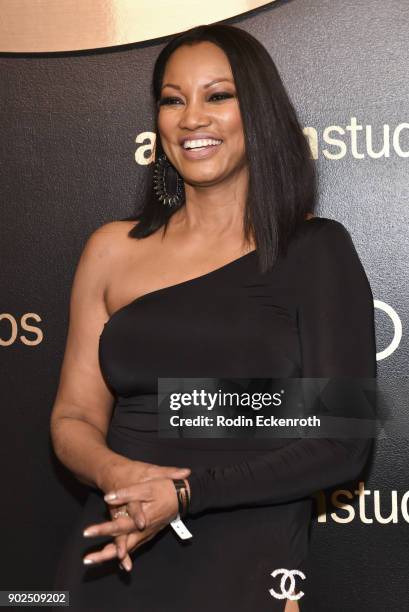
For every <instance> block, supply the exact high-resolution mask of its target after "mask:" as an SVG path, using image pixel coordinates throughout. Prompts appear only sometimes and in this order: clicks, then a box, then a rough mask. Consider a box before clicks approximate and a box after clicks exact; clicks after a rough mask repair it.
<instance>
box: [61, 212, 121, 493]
mask: <svg viewBox="0 0 409 612" xmlns="http://www.w3.org/2000/svg"><path fill="white" fill-rule="evenodd" d="M115 231H118V223H115V222H114V223H109V224H106V225H104V226H102V227H101V228H99V229H98V230H96V231H95V232H94V233H93V234H92V235H91V236H90V237H89V239H88V241H87V243H86V245H85V248H84V250H83V252H82V254H81V257H80V260H79V263H78V266H77V270H76V272H75V276H74V281H73V286H72V291H71V300H70V316H69V327H68V335H67V341H66V348H65V354H64V359H63V364H62V369H61V375H60V381H59V387H58V390H57V395H56V399H55V402H54V406H53V410H52V414H51V422H50V427H51V429H50V433H51V438H52V443H53V446H54V450H55V453H56V455H57V457H58V458H59V459H60V461H61V462H62V463H63V464H64V465H65V466H66V467H67V468H68V469H69V470H71V471H72V472H73V473H74V475H75V476H76V477H77V478H78V480H80V481H81V482H84V483H85V484H87V485H90V486H92V487H97V488H102V489H104V488H111V487H112V486H113V484H114V483H112V482H111V481H110V479H109V478H108V476H109V474H110V473H111V472H112V468H113V467H114V466H116V465H118V466H122V465H126V463H129V460H127V459H126V458H125V457H122V456H121V455H118V454H117V453H114V452H113V451H111V450H110V449H109V448H108V447H107V445H106V442H105V439H106V434H107V430H108V426H109V421H110V418H111V414H112V409H113V403H114V398H113V396H112V394H111V392H110V391H109V389H108V387H107V386H106V384H105V381H104V380H103V377H102V374H101V370H100V367H99V361H98V343H99V336H100V334H101V332H102V329H103V326H104V323H105V322H106V320H107V319H108V313H107V310H106V307H105V301H104V291H105V288H106V280H107V278H108V277H109V274H110V272H112V270H111V266H112V263H111V262H112V260H113V259H114V257H115V240H114V236H113V234H114V233H115ZM108 468H109V469H108Z"/></svg>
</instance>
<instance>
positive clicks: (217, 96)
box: [210, 92, 234, 100]
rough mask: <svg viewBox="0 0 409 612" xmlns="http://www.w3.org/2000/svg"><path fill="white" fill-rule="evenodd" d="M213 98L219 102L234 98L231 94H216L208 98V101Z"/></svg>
mask: <svg viewBox="0 0 409 612" xmlns="http://www.w3.org/2000/svg"><path fill="white" fill-rule="evenodd" d="M213 98H218V99H219V100H225V99H226V98H234V96H233V94H231V93H227V92H226V93H224V92H223V93H216V94H213V95H212V96H210V100H212V99H213Z"/></svg>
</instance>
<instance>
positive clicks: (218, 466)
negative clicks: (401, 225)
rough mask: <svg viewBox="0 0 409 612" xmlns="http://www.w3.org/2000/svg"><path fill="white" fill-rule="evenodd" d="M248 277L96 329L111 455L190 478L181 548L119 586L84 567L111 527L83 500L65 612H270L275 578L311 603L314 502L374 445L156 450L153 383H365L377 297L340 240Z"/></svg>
mask: <svg viewBox="0 0 409 612" xmlns="http://www.w3.org/2000/svg"><path fill="white" fill-rule="evenodd" d="M257 263H258V262H257V251H251V252H250V253H247V254H246V255H243V256H241V257H239V258H238V259H236V260H234V261H232V262H230V263H228V264H226V265H224V266H222V267H220V268H217V269H216V270H213V271H211V272H209V273H207V274H204V275H202V276H199V277H196V278H193V279H191V280H187V281H184V282H181V283H178V284H176V285H173V286H170V287H165V288H162V289H158V290H156V291H152V292H150V293H148V294H146V295H143V296H142V297H139V298H137V299H135V300H133V301H132V302H131V303H129V304H127V305H125V306H124V307H122V308H121V309H120V310H118V311H117V312H115V313H114V314H113V315H112V316H111V318H110V319H109V320H108V321H107V323H106V324H105V326H104V329H103V332H102V334H101V337H100V344H99V358H100V366H101V371H102V373H103V375H104V377H105V380H106V381H107V384H108V385H109V386H110V387H111V389H112V390H113V392H114V393H115V396H116V403H115V408H114V413H113V417H112V420H111V424H110V428H109V432H108V437H107V444H108V445H109V447H110V448H111V449H113V450H114V451H115V452H118V453H120V454H122V455H124V456H126V457H129V458H131V459H134V460H140V461H146V462H150V463H155V464H161V465H173V466H180V467H190V468H191V469H192V474H191V476H190V477H189V481H190V487H191V506H190V513H189V516H188V517H187V518H186V519H185V524H186V526H187V527H188V529H189V530H190V531H191V532H192V534H193V538H192V539H190V540H185V541H183V540H181V539H179V538H178V536H177V535H176V534H175V532H174V531H173V529H172V528H171V527H170V526H168V527H166V528H165V529H164V530H162V531H161V532H159V533H158V534H157V535H156V536H155V537H154V538H153V539H152V540H151V541H149V542H147V543H146V544H145V545H144V546H142V547H141V548H139V549H137V550H136V551H135V552H134V553H132V559H133V568H132V571H131V572H130V573H129V574H128V573H127V572H124V571H121V570H120V569H119V567H118V561H117V560H115V561H112V562H111V561H109V562H105V563H103V564H100V565H98V566H84V565H83V563H82V557H83V556H84V555H85V554H86V553H87V552H90V551H91V550H92V549H95V548H98V549H99V548H100V547H101V545H102V544H103V543H105V542H107V541H109V539H108V540H107V539H106V538H105V539H104V538H98V539H95V540H93V544H92V545H91V544H90V541H89V540H87V539H85V538H84V537H83V536H82V531H83V529H84V528H85V526H87V525H90V524H92V523H96V522H102V521H104V520H107V519H108V515H107V512H106V504H105V502H104V500H103V495H102V492H99V491H98V490H96V489H90V492H89V495H88V498H87V501H86V503H85V506H84V508H83V511H82V514H81V516H80V519H79V521H78V522H77V523H76V524H75V525H74V526H73V530H72V534H71V536H70V537H69V538H68V540H67V543H66V546H65V548H64V550H63V553H62V556H61V560H60V563H59V567H58V570H57V575H56V580H55V587H54V588H58V589H66V590H69V591H70V603H71V609H73V610H95V611H96V610H101V609H110V610H114V609H115V610H119V611H120V612H125V611H128V610H129V611H131V610H132V611H134V612H173V611H174V612H209V611H210V610H211V611H212V612H250V611H252V610H254V611H257V612H274V611H280V612H282V611H283V610H284V607H285V605H286V602H287V599H286V598H285V597H283V598H281V599H280V598H278V597H277V596H276V595H273V594H272V593H271V592H270V590H271V589H274V592H275V593H278V595H280V594H281V595H282V593H283V591H282V590H281V588H280V581H281V578H282V575H281V574H280V575H278V576H276V577H273V576H272V572H274V570H276V569H283V568H284V569H287V570H294V569H298V570H300V571H302V572H303V573H304V575H305V579H303V580H301V579H300V578H298V579H297V578H296V580H295V582H296V591H297V592H298V591H300V590H302V591H303V593H304V595H303V598H304V597H305V600H304V601H305V602H307V598H308V591H309V580H308V578H309V570H308V544H309V531H310V530H309V527H310V517H311V510H312V495H313V493H315V492H316V491H318V490H320V489H324V488H326V487H329V486H333V485H336V484H338V483H343V482H346V481H347V480H350V479H353V478H355V477H356V476H357V475H358V474H359V472H360V471H361V468H362V467H363V466H364V464H365V462H366V460H367V458H368V453H369V451H370V442H369V441H368V440H365V439H362V438H360V439H347V438H343V439H339V440H338V439H322V438H321V439H320V438H315V439H314V438H303V439H300V438H297V439H295V438H286V439H278V438H270V439H269V438H266V439H263V440H261V439H251V438H250V439H246V438H243V437H240V438H238V439H231V438H230V439H227V438H223V439H222V438H219V439H218V438H213V439H204V438H201V439H193V438H191V439H188V438H181V439H170V438H169V439H166V438H163V437H159V436H158V428H157V423H158V420H157V419H158V414H157V379H158V377H169V378H172V377H184V378H185V377H186V378H187V377H192V378H194V377H198V378H204V377H209V378H211V377H217V378H221V377H225V378H229V377H231V378H249V377H250V378H251V377H255V378H264V377H265V378H298V377H300V378H301V377H302V378H304V377H307V378H330V377H356V378H357V377H375V376H376V348H375V333H374V310H373V296H372V293H371V289H370V285H369V282H368V279H367V276H366V274H365V272H364V269H363V267H362V264H361V261H360V259H359V257H358V254H357V252H356V250H355V247H354V245H353V242H352V239H351V236H350V234H349V232H348V231H347V230H346V228H345V227H344V225H343V224H341V223H340V222H338V221H335V220H333V219H327V218H323V217H315V218H312V219H311V220H308V221H305V222H304V223H303V224H302V225H301V226H300V227H299V228H298V229H297V231H296V233H295V235H294V237H293V239H292V240H291V243H290V247H289V249H288V252H287V254H286V256H285V257H282V258H281V259H279V260H278V262H277V263H276V265H275V266H274V268H273V269H272V270H270V271H269V272H267V273H265V274H261V273H260V272H259V270H258V267H257ZM108 520H109V519H108ZM97 544H98V546H97ZM288 586H289V582H287V583H286V585H285V588H288ZM303 598H301V599H300V600H299V605H300V609H301V610H302V607H303Z"/></svg>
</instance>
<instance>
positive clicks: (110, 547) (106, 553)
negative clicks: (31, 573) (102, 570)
mask: <svg viewBox="0 0 409 612" xmlns="http://www.w3.org/2000/svg"><path fill="white" fill-rule="evenodd" d="M115 557H116V546H115V544H114V543H113V542H109V544H106V545H105V546H104V548H102V550H98V551H96V552H93V553H89V554H88V555H86V556H85V557H84V558H83V563H84V564H85V565H94V563H101V562H102V561H109V560H110V559H115Z"/></svg>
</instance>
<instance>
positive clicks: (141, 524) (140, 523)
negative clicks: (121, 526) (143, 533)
mask: <svg viewBox="0 0 409 612" xmlns="http://www.w3.org/2000/svg"><path fill="white" fill-rule="evenodd" d="M138 527H139V529H145V521H143V520H142V519H139V521H138Z"/></svg>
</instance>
